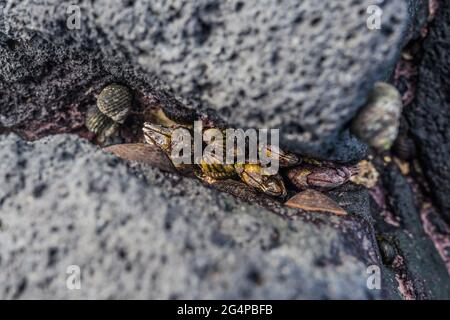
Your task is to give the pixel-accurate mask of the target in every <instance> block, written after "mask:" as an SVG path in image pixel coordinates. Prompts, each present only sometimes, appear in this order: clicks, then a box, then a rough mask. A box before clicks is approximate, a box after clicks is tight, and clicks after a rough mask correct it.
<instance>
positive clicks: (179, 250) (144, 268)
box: [0, 135, 382, 299]
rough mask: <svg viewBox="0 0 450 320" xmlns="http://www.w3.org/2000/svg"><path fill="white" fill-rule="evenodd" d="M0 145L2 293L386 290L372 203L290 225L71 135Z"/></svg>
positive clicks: (342, 294)
mask: <svg viewBox="0 0 450 320" xmlns="http://www.w3.org/2000/svg"><path fill="white" fill-rule="evenodd" d="M0 152H1V157H2V162H1V164H0V169H1V170H0V183H1V185H2V186H5V188H2V189H1V193H0V221H1V229H0V243H1V246H0V270H1V272H0V283H1V286H0V297H1V298H2V299H5V298H50V299H52V298H116V299H117V298H153V299H164V298H185V299H189V298H210V299H211V298H230V299H231V298H233V299H237V298H254V299H255V298H265V299H270V298H277V299H278V298H286V299H297V298H313V299H323V298H344V299H346V298H352V299H367V298H379V297H381V294H382V292H381V291H379V290H369V289H367V286H366V281H367V274H366V268H367V267H368V266H369V265H372V264H377V265H379V264H380V262H379V258H378V254H377V247H376V244H374V241H373V240H374V237H373V233H372V231H371V227H370V224H369V223H368V222H367V221H370V218H369V215H370V212H368V211H367V209H363V210H362V211H361V210H358V209H357V208H355V207H350V208H347V209H348V210H349V212H350V213H351V216H350V217H349V218H348V219H340V218H336V217H332V216H329V215H315V218H314V219H311V220H300V219H294V220H287V219H284V218H281V217H279V216H277V215H275V214H274V213H273V212H270V211H268V210H266V209H264V208H259V207H256V206H251V205H250V204H246V203H243V202H240V201H237V200H236V199H235V198H233V197H231V196H230V195H227V194H224V193H218V192H217V191H212V190H210V189H207V188H205V187H204V186H202V185H201V184H200V183H199V182H198V181H196V180H190V179H182V178H179V177H176V176H171V175H167V174H162V173H161V172H159V171H158V170H156V169H151V168H144V167H140V166H138V167H134V169H130V168H127V166H126V165H125V164H124V163H122V162H119V161H118V160H117V159H115V158H113V157H112V156H110V155H107V154H105V153H103V152H101V151H100V150H98V149H97V148H96V147H95V146H93V145H91V144H90V143H88V142H86V141H83V140H79V139H78V138H76V137H74V136H64V135H61V136H54V137H51V138H44V139H43V140H41V141H37V142H34V143H27V142H24V141H22V140H20V139H19V138H18V137H17V136H15V135H6V136H5V135H3V136H1V137H0ZM132 172H134V173H135V174H133V173H132ZM357 194H360V195H359V197H360V199H361V200H362V199H364V197H362V198H361V193H360V192H357V193H356V195H355V196H356V197H358V196H357ZM355 199H356V198H355ZM366 199H367V198H366ZM355 203H356V201H355ZM360 203H361V202H360ZM365 208H368V207H367V206H366V207H365ZM319 226H320V227H319ZM69 265H78V266H80V268H81V284H82V289H81V290H79V291H77V290H74V291H71V290H68V289H67V288H66V277H67V274H66V268H67V267H68V266H69Z"/></svg>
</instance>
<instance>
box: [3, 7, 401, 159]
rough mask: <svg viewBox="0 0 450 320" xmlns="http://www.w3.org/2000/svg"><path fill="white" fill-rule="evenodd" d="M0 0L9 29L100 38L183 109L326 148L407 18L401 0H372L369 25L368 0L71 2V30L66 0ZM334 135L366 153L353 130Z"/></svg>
mask: <svg viewBox="0 0 450 320" xmlns="http://www.w3.org/2000/svg"><path fill="white" fill-rule="evenodd" d="M3 4H4V6H5V8H6V9H7V10H6V11H5V15H4V19H3V20H4V22H5V28H4V32H5V33H6V34H7V35H8V36H9V37H11V38H12V39H29V38H31V37H32V35H33V34H40V35H43V36H45V37H46V38H47V39H49V40H51V41H52V42H53V43H56V44H57V45H58V46H74V47H77V48H94V47H95V48H99V50H101V51H102V54H103V56H104V57H105V58H106V59H107V60H108V61H118V62H119V63H123V62H124V61H128V62H131V63H132V64H134V65H138V66H140V67H142V68H143V70H145V71H146V72H149V73H151V74H154V75H156V76H157V77H158V78H159V79H161V80H162V81H163V82H165V83H167V84H168V85H169V86H170V88H172V89H173V91H174V92H176V94H177V95H178V96H179V98H180V99H182V100H183V101H184V102H186V103H188V104H189V106H191V107H192V108H196V109H197V108H200V106H201V107H211V108H213V109H215V110H216V111H217V112H218V114H219V115H220V116H221V117H223V118H224V119H225V120H226V121H227V122H228V123H230V124H232V125H234V126H238V127H259V128H279V129H281V134H282V141H283V143H284V144H286V145H287V144H288V145H289V146H290V147H291V148H293V149H295V150H296V151H299V152H301V153H308V154H318V155H319V154H321V155H322V157H330V158H332V157H333V155H334V146H335V145H336V142H337V141H338V137H339V135H340V132H341V130H342V129H343V128H344V127H345V126H346V124H347V123H348V121H349V120H350V119H351V118H352V117H353V116H354V115H355V114H356V112H357V111H358V109H359V108H360V107H361V106H362V105H363V104H364V102H365V99H366V96H367V93H368V91H369V90H370V89H371V87H372V86H373V84H374V83H375V82H376V81H378V80H381V79H382V78H383V77H384V76H383V75H384V74H385V72H386V70H389V69H390V68H392V66H393V65H394V62H395V59H396V57H397V56H398V53H399V51H400V49H401V48H400V47H401V45H402V39H401V38H402V37H401V36H402V34H403V33H404V30H406V28H407V26H408V13H407V8H406V7H407V6H406V4H405V2H404V1H402V0H395V1H394V0H392V1H385V2H383V3H381V4H378V6H379V9H381V10H382V11H383V15H382V20H381V29H380V30H369V29H368V27H367V20H368V18H370V14H368V13H367V9H368V7H369V6H370V5H372V4H374V1H369V0H360V1H351V0H345V1H339V2H336V1H313V0H304V1H297V0H286V1H281V2H280V1H275V0H270V1H266V2H261V1H257V0H252V1H226V2H223V1H216V0H201V1H183V0H173V1H152V2H150V1H144V0H138V1H135V2H122V1H110V0H108V1H106V0H102V1H96V2H95V3H93V4H92V3H91V2H90V1H80V2H79V6H80V8H81V29H80V30H68V29H67V27H66V25H67V24H66V23H67V19H68V17H70V14H68V11H67V8H68V5H69V4H68V3H65V2H62V1H48V2H39V3H36V2H34V1H22V2H20V3H15V2H13V1H3ZM71 12H73V11H70V10H69V13H71ZM340 145H351V146H350V147H349V149H358V150H359V151H358V152H357V153H356V154H353V156H354V157H355V158H358V157H361V156H363V155H364V148H363V147H362V146H361V145H360V144H358V143H357V141H356V140H355V141H353V142H348V141H347V142H342V143H340ZM351 155H352V153H351V152H349V153H348V156H347V157H346V158H347V159H345V160H352V159H350V156H351Z"/></svg>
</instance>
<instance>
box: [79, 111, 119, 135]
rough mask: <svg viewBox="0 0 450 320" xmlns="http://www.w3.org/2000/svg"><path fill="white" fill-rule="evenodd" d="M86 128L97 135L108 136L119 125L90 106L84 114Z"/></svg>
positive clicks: (114, 131)
mask: <svg viewBox="0 0 450 320" xmlns="http://www.w3.org/2000/svg"><path fill="white" fill-rule="evenodd" d="M85 125H86V128H87V129H88V130H89V131H91V132H93V133H95V134H96V135H98V136H104V137H109V136H112V135H113V134H114V133H116V132H117V130H118V129H119V125H118V124H117V123H115V122H114V121H113V120H111V119H110V118H108V117H107V116H105V115H104V114H103V113H102V112H101V111H100V110H99V109H98V108H97V107H95V106H92V107H90V108H89V109H88V111H87V114H86V122H85Z"/></svg>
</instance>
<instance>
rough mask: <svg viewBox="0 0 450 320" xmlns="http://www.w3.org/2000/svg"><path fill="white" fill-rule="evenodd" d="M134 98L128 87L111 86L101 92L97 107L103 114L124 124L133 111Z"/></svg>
mask: <svg viewBox="0 0 450 320" xmlns="http://www.w3.org/2000/svg"><path fill="white" fill-rule="evenodd" d="M132 98H133V97H132V95H131V92H130V90H129V89H128V88H127V87H125V86H122V85H119V84H111V85H109V86H107V87H105V88H104V89H103V90H102V91H101V92H100V95H99V96H98V98H97V106H98V109H99V110H100V111H101V112H103V113H104V114H105V115H107V116H108V117H109V118H111V119H112V120H114V121H115V122H118V123H123V122H124V121H125V119H126V117H127V116H128V113H129V112H130V110H131V102H132Z"/></svg>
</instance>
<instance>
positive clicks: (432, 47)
mask: <svg viewBox="0 0 450 320" xmlns="http://www.w3.org/2000/svg"><path fill="white" fill-rule="evenodd" d="M449 43H450V4H449V3H448V1H441V2H440V3H439V10H438V12H437V15H436V19H435V21H434V22H433V23H432V24H431V26H430V31H429V35H428V38H427V39H426V40H425V43H424V47H423V49H424V56H423V59H422V62H421V65H420V67H419V78H418V79H419V80H418V83H417V95H416V100H415V102H414V103H413V104H412V106H411V107H410V108H408V109H407V110H406V111H405V113H406V116H407V118H408V120H409V123H410V128H411V129H410V130H411V132H412V134H413V136H414V138H415V140H416V142H417V144H418V146H419V153H420V160H421V163H422V169H423V171H424V174H425V175H426V177H427V180H428V183H429V184H430V187H431V189H432V192H431V194H432V196H433V197H434V198H435V200H436V201H437V203H438V205H439V206H440V208H441V210H442V212H443V213H444V215H445V217H446V220H447V222H450V198H449V197H448V195H449V194H450V162H449V158H450V144H449V141H450V78H449V77H448V75H449V74H450V57H449V55H448V52H449V45H448V44H449ZM430 84H433V85H430Z"/></svg>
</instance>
